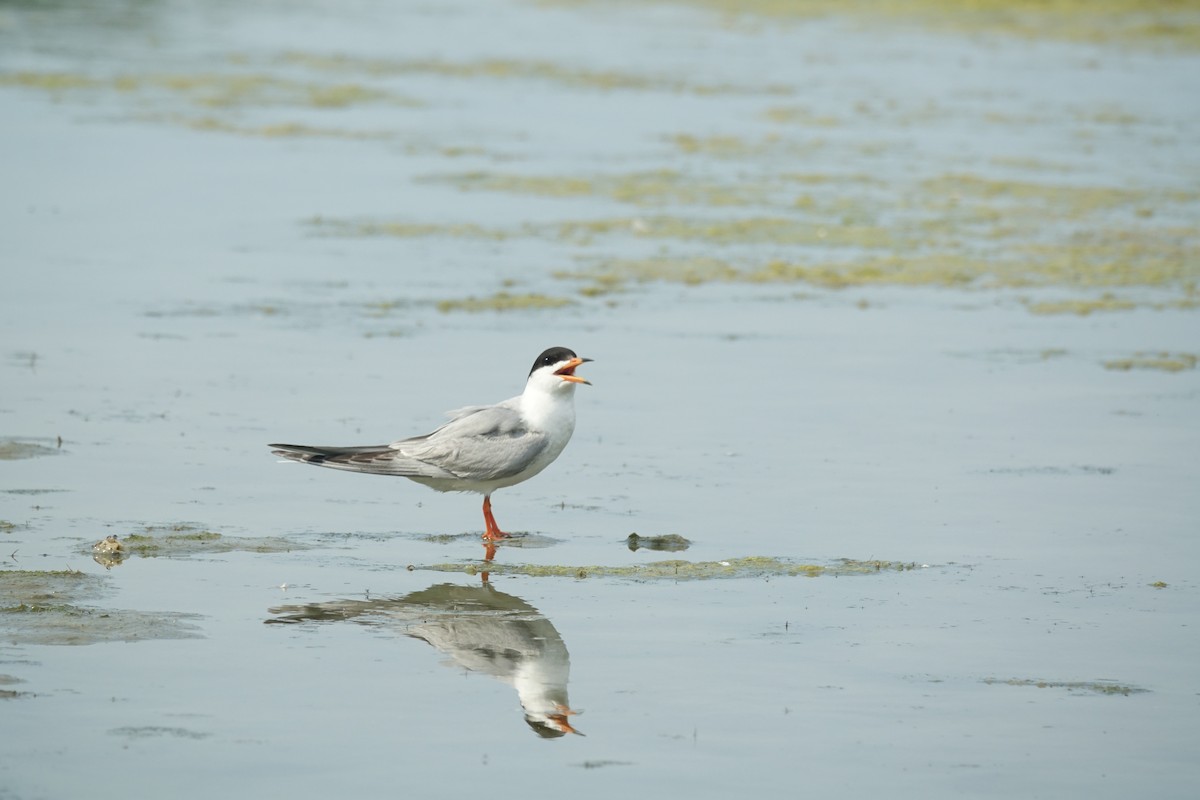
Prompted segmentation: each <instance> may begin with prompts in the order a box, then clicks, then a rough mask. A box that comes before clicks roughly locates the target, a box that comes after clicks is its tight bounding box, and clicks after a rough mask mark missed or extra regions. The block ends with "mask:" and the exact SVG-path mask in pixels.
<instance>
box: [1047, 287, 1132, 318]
mask: <svg viewBox="0 0 1200 800" xmlns="http://www.w3.org/2000/svg"><path fill="white" fill-rule="evenodd" d="M1026 307H1027V308H1028V309H1029V310H1030V311H1032V312H1033V313H1034V314H1078V315H1079V316H1081V317H1086V316H1087V315H1088V314H1091V313H1093V312H1096V311H1127V310H1129V309H1131V308H1137V303H1135V302H1134V301H1132V300H1128V299H1125V298H1122V297H1117V296H1116V295H1114V294H1111V293H1109V292H1105V293H1104V294H1102V295H1101V296H1100V297H1091V298H1080V299H1075V300H1042V301H1039V302H1036V303H1035V302H1029V303H1026Z"/></svg>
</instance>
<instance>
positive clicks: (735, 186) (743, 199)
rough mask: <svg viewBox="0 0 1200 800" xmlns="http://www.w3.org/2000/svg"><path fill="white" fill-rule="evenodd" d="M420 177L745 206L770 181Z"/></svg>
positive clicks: (465, 184) (664, 175)
mask: <svg viewBox="0 0 1200 800" xmlns="http://www.w3.org/2000/svg"><path fill="white" fill-rule="evenodd" d="M424 180H425V181H427V182H438V183H448V184H450V185H452V186H456V187H458V188H459V189H461V190H463V191H490V192H510V193H513V194H531V195H538V196H542V197H560V198H566V197H607V198H609V199H611V200H615V201H617V202H621V203H632V204H634V205H638V206H662V205H669V204H681V205H699V206H717V207H725V206H744V205H751V204H755V203H763V202H765V201H766V200H767V199H768V194H769V185H768V184H766V183H764V182H736V183H730V182H721V181H716V180H706V179H702V178H698V177H696V176H694V175H688V174H685V173H683V172H680V171H678V170H673V169H658V170H646V171H641V172H629V173H617V174H611V175H593V176H588V177H579V176H571V175H517V174H513V173H502V172H462V173H454V174H449V175H435V176H429V177H426V178H424Z"/></svg>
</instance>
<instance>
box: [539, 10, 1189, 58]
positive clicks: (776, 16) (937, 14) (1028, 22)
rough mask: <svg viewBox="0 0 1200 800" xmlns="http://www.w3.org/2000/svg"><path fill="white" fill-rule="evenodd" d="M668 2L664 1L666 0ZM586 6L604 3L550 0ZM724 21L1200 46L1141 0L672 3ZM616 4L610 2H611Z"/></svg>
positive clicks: (1185, 21)
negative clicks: (820, 21) (822, 21)
mask: <svg viewBox="0 0 1200 800" xmlns="http://www.w3.org/2000/svg"><path fill="white" fill-rule="evenodd" d="M661 1H664V0H660V2H661ZM543 2H553V3H555V4H557V5H581V4H584V3H595V2H597V0H543ZM669 2H670V3H671V4H673V5H679V4H686V5H691V6H695V7H697V8H701V9H705V10H708V11H712V12H715V13H717V14H721V15H723V16H725V17H738V18H740V17H745V16H758V17H765V18H769V19H771V20H773V21H788V20H795V21H803V20H808V19H815V18H826V17H844V18H850V19H853V20H855V21H856V22H860V23H867V24H888V25H895V24H897V23H901V24H909V25H913V26H918V27H923V28H929V29H932V30H945V31H954V32H964V33H972V34H976V33H995V34H1000V35H1004V36H1014V37H1021V38H1028V39H1039V40H1041V39H1055V40H1062V41H1071V42H1095V43H1106V42H1120V43H1140V42H1145V43H1151V44H1154V43H1163V44H1167V45H1171V46H1174V47H1181V48H1186V49H1194V48H1198V47H1200V21H1198V20H1197V14H1196V6H1195V4H1194V3H1192V2H1188V0H1183V1H1182V2H1171V3H1153V4H1147V3H1145V2H1141V1H1140V0H1094V2H1093V1H1092V0H1057V1H1056V2H1046V0H972V2H970V3H961V2H953V0H805V2H802V3H801V2H795V0H744V1H743V0H669ZM606 4H607V5H611V4H612V3H611V0H606Z"/></svg>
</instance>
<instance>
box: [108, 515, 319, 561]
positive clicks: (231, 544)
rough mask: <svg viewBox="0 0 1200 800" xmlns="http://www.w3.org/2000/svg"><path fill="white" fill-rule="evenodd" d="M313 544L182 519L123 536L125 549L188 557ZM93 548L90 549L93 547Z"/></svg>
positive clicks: (304, 547)
mask: <svg viewBox="0 0 1200 800" xmlns="http://www.w3.org/2000/svg"><path fill="white" fill-rule="evenodd" d="M307 549H309V545H305V544H301V543H298V542H293V541H291V540H288V539H283V538H280V537H278V536H263V537H251V536H225V535H223V534H220V533H214V532H213V531H208V530H204V529H203V528H200V527H197V526H195V525H191V524H187V523H182V524H178V525H167V526H155V525H151V526H147V527H145V528H144V529H143V532H142V533H131V534H129V535H127V536H125V537H124V538H123V539H121V551H120V552H121V553H123V554H124V555H125V556H126V557H128V556H142V557H143V558H188V557H190V556H194V555H200V554H203V553H232V552H243V553H288V552H291V551H293V550H307ZM89 552H90V549H89Z"/></svg>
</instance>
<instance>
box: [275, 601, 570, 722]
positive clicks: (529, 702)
mask: <svg viewBox="0 0 1200 800" xmlns="http://www.w3.org/2000/svg"><path fill="white" fill-rule="evenodd" d="M270 612H271V613H272V614H276V615H278V616H276V617H275V618H273V619H268V620H267V622H268V623H297V622H330V621H336V620H352V621H354V622H358V623H361V624H365V625H381V624H382V625H389V626H395V627H396V628H397V629H398V630H399V631H400V632H402V633H403V634H404V635H405V636H411V637H413V638H415V639H421V640H423V641H425V642H428V643H429V644H431V645H433V646H434V647H436V648H437V649H438V650H439V651H441V652H442V653H444V654H446V655H447V656H449V657H450V658H451V659H453V660H454V663H455V664H457V665H458V666H461V667H463V668H465V669H468V670H470V671H472V672H482V673H484V674H486V675H491V676H492V677H493V678H496V679H498V680H501V681H503V682H504V683H507V684H509V685H511V686H512V687H513V688H515V689H516V690H517V696H518V697H519V698H520V700H521V707H522V708H524V709H525V721H526V722H527V723H529V727H531V728H533V730H534V732H535V733H537V734H538V735H539V736H541V737H543V738H556V737H559V736H563V735H564V734H567V733H579V731H577V730H575V729H574V728H573V727H571V723H570V721H569V718H570V716H571V715H573V714H574V713H575V712H574V711H572V710H571V708H570V705H569V703H568V701H567V680H568V679H569V677H570V673H571V659H570V656H569V655H568V654H567V647H566V645H565V644H563V640H562V637H561V636H559V634H558V631H557V630H555V629H554V626H553V625H552V624H551V623H550V620H548V619H546V617H545V616H543V615H542V613H541V612H539V611H538V610H537V609H536V608H534V607H533V606H531V605H529V604H528V603H526V602H525V601H524V600H522V599H520V598H519V597H513V596H512V595H510V594H505V593H504V592H500V591H497V590H496V589H493V588H492V587H491V585H490V584H487V583H485V584H483V585H482V586H459V585H456V584H453V583H443V584H438V585H437V586H431V587H429V588H428V589H424V590H422V591H419V592H413V593H412V594H409V595H405V596H404V597H402V598H399V599H380V600H334V601H332V602H328V603H314V604H311V605H296V606H279V607H277V608H272V609H270ZM581 735H582V734H581Z"/></svg>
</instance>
